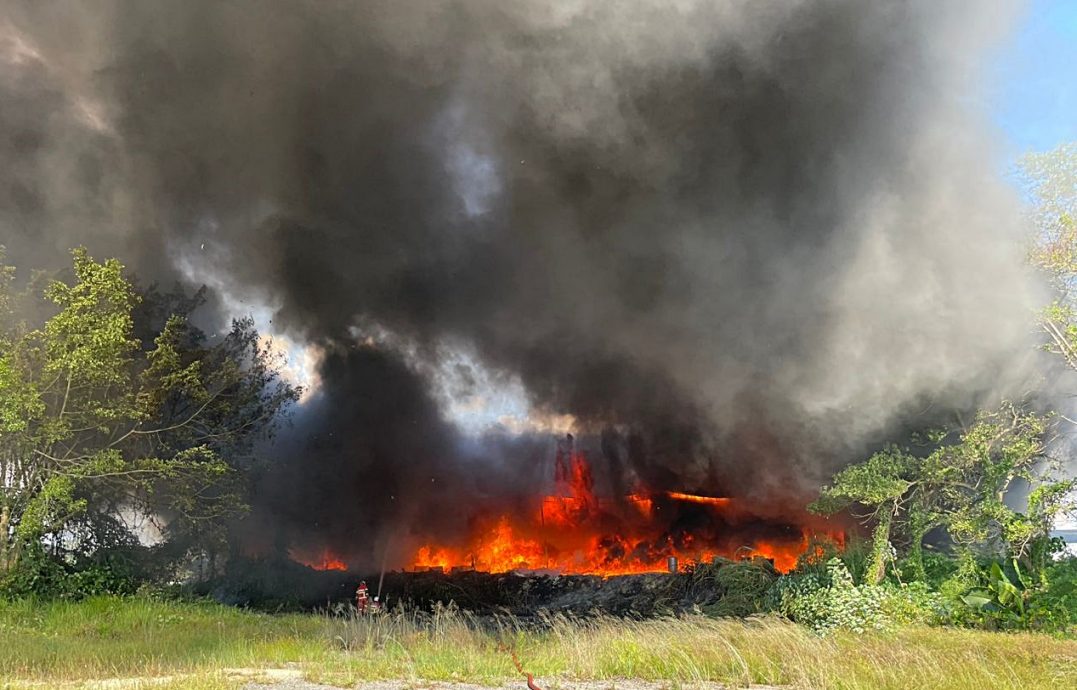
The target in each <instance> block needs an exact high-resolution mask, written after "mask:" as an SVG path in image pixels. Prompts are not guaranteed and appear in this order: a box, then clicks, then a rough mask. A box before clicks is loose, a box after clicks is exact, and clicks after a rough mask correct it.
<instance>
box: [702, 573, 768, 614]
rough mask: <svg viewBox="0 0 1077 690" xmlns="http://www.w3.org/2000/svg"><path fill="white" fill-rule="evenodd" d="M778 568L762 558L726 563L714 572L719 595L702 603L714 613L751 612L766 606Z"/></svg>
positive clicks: (705, 608)
mask: <svg viewBox="0 0 1077 690" xmlns="http://www.w3.org/2000/svg"><path fill="white" fill-rule="evenodd" d="M777 579H778V572H777V571H776V570H774V566H773V565H771V564H770V563H769V562H767V561H765V560H762V559H753V560H747V561H738V562H735V563H724V564H721V566H720V567H718V568H716V569H715V570H714V572H713V575H712V578H711V581H712V583H713V586H714V587H715V589H716V590H717V591H718V593H719V599H718V600H717V601H716V602H715V603H713V604H710V605H708V606H704V607H703V611H704V613H706V614H708V615H711V616H738V617H743V616H750V615H751V614H753V613H761V612H763V611H765V610H767V593H768V592H769V591H770V588H771V586H772V585H773V584H774V581H775V580H777Z"/></svg>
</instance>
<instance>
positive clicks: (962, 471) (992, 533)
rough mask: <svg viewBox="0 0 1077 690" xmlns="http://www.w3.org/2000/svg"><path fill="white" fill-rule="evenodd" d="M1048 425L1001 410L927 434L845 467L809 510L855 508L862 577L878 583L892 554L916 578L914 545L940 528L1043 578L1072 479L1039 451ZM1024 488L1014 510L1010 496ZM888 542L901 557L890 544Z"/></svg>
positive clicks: (967, 549)
mask: <svg viewBox="0 0 1077 690" xmlns="http://www.w3.org/2000/svg"><path fill="white" fill-rule="evenodd" d="M1048 421H1049V420H1048V419H1046V418H1044V417H1042V416H1040V415H1037V414H1034V413H1031V412H1028V411H1024V410H1022V409H1020V408H1019V407H1017V406H1015V405H1012V404H1004V405H1003V406H1002V407H1001V408H1000V409H999V410H997V411H995V412H990V413H988V412H983V413H981V414H979V415H978V416H977V418H976V420H975V422H974V423H973V424H972V425H971V426H969V427H968V428H965V429H962V430H960V431H957V432H953V433H943V432H935V433H933V434H931V435H930V437H929V441H930V443H931V445H930V447H929V448H928V449H925V450H922V451H921V452H919V453H917V452H914V451H913V449H910V448H903V449H902V448H897V447H890V448H887V449H885V450H883V451H881V452H879V453H875V454H874V455H872V456H871V457H869V458H868V459H867V460H865V461H863V462H860V463H856V464H853V465H850V466H849V467H847V468H845V469H844V470H842V471H841V472H839V473H838V474H837V475H835V477H834V479H833V481H832V482H831V483H830V484H829V485H828V486H825V487H823V489H822V491H821V492H820V496H819V499H818V500H817V501H815V502H814V503H813V504H812V505H811V506H810V508H811V510H813V511H816V512H821V513H828V514H829V513H835V512H838V511H840V510H845V509H847V508H851V507H854V506H859V507H860V508H861V509H862V510H863V509H866V510H864V511H863V512H860V513H859V515H860V517H862V518H863V519H864V520H865V521H868V522H871V523H872V524H874V529H873V534H872V553H871V558H870V560H869V564H868V568H867V573H866V574H865V581H866V582H868V583H869V584H877V583H879V582H881V581H882V580H883V578H884V577H885V575H886V568H887V565H888V563H889V562H890V561H891V560H892V559H894V558H896V557H897V556H899V555H901V556H904V560H905V562H906V564H907V566H908V568H909V570H910V571H911V574H912V576H913V577H914V578H918V579H922V578H923V576H924V564H923V540H924V537H925V536H926V535H927V533H928V532H929V531H931V530H932V529H935V528H944V529H945V530H946V531H947V532H948V533H949V535H950V537H951V539H952V540H953V542H954V544H955V545H956V547H957V548H958V549H959V550H960V551H962V552H963V553H966V554H972V553H974V552H978V553H991V554H997V555H1005V556H1008V557H1012V558H1015V559H1018V560H1019V561H1021V562H1022V563H1024V564H1025V565H1026V566H1027V567H1028V568H1029V569H1030V570H1031V571H1032V572H1035V573H1036V574H1038V575H1040V576H1042V573H1043V572H1044V568H1045V567H1046V565H1047V561H1046V559H1047V557H1048V553H1047V548H1046V546H1047V543H1048V540H1049V536H1050V530H1051V527H1052V525H1053V523H1054V520H1055V518H1056V517H1057V516H1058V515H1060V514H1061V513H1063V512H1066V511H1069V510H1072V509H1073V507H1074V502H1073V496H1072V492H1073V491H1074V489H1075V488H1077V480H1075V479H1064V478H1060V476H1059V469H1060V467H1059V463H1058V461H1057V460H1055V459H1054V458H1051V457H1049V456H1048V454H1047V448H1048V447H1049V445H1050V438H1049V424H1048ZM1018 487H1026V488H1027V489H1028V497H1027V500H1026V501H1025V502H1024V503H1025V505H1024V506H1022V507H1021V508H1020V509H1018V508H1015V507H1012V506H1011V505H1010V504H1008V503H1007V499H1008V498H1009V499H1010V500H1011V501H1012V500H1013V497H1012V496H1011V495H1010V494H1011V490H1013V489H1015V488H1018ZM895 537H899V539H898V540H896V541H899V542H900V543H901V544H902V547H903V548H902V553H900V554H899V553H898V552H897V549H896V548H894V547H893V546H892V544H893V542H894V541H895V539H894V538H895Z"/></svg>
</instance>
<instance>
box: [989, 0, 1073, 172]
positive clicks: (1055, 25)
mask: <svg viewBox="0 0 1077 690" xmlns="http://www.w3.org/2000/svg"><path fill="white" fill-rule="evenodd" d="M988 69H989V73H988V81H989V83H990V84H991V90H990V95H989V104H988V105H989V107H990V109H991V116H992V119H993V120H994V122H995V124H996V125H997V126H998V127H1000V128H1001V129H1002V131H1003V132H1004V133H1005V135H1006V137H1007V139H1008V141H1007V142H1006V147H1007V149H1008V150H1009V152H1010V153H1011V155H1013V156H1014V157H1016V156H1018V155H1020V154H1022V153H1024V152H1027V151H1046V150H1048V149H1052V148H1054V147H1056V146H1058V145H1059V144H1061V143H1064V142H1067V141H1077V0H1031V1H1030V2H1029V3H1028V7H1027V9H1026V10H1025V12H1024V13H1023V15H1022V16H1021V17H1020V18H1019V23H1018V26H1017V28H1016V30H1015V31H1014V33H1013V34H1012V35H1011V37H1010V38H1009V39H1008V40H1007V41H1006V42H1005V43H1004V44H1003V45H1001V46H1000V48H999V50H998V52H997V53H996V55H995V56H994V58H993V60H992V62H991V63H990V64H989V65H988Z"/></svg>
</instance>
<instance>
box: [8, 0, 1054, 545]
mask: <svg viewBox="0 0 1077 690" xmlns="http://www.w3.org/2000/svg"><path fill="white" fill-rule="evenodd" d="M1018 11H1019V6H1018V5H1017V4H1016V3H1015V4H1013V5H1010V4H1008V3H993V5H992V7H991V8H989V9H985V8H984V6H983V5H982V4H981V3H972V2H958V3H946V4H945V6H940V4H939V3H934V2H927V1H910V2H901V3H863V2H856V1H855V0H801V1H799V2H788V3H759V2H749V1H747V0H741V1H737V0H715V1H713V2H703V1H701V0H680V1H678V2H673V3H669V2H662V3H658V2H650V1H649V0H633V1H632V2H621V3H591V2H586V1H584V0H560V1H555V0H547V1H543V2H534V1H524V0H511V1H509V2H505V1H499V2H493V1H489V2H487V1H482V0H474V1H460V2H446V3H432V2H427V1H425V0H414V1H412V0H392V1H389V0H384V1H375V2H354V3H333V4H326V3H319V2H224V3H221V2H201V1H191V2H184V3H142V2H98V3H93V4H91V5H81V6H74V7H73V6H60V5H57V4H43V3H31V2H14V3H8V4H7V5H6V6H5V8H4V10H3V11H2V15H3V21H2V27H3V30H2V36H3V37H2V40H0V103H2V104H3V105H2V106H0V131H2V132H3V134H4V136H3V137H0V147H3V149H2V150H3V155H4V157H5V161H6V162H7V165H5V166H4V167H3V170H2V171H0V233H2V234H0V237H2V241H3V243H4V244H5V245H7V248H8V252H9V255H10V257H11V260H12V262H13V263H15V264H17V265H24V264H25V265H57V264H58V263H59V262H60V261H62V260H63V257H64V252H65V251H66V249H67V248H68V247H70V246H72V245H77V244H84V245H87V246H89V247H90V249H91V250H92V251H93V252H94V253H95V254H98V255H119V256H121V257H123V258H124V259H125V260H126V261H127V262H128V263H129V264H130V265H131V266H132V267H133V268H134V269H135V270H136V271H137V272H138V273H139V275H141V276H142V277H143V278H145V279H158V280H162V281H170V280H172V279H176V278H178V279H181V280H183V281H187V282H192V283H198V282H209V283H210V284H211V285H212V286H213V287H214V288H215V289H216V292H217V294H218V295H219V296H221V295H225V296H227V300H226V301H227V303H228V304H232V305H254V304H257V305H261V307H262V308H264V309H267V310H269V311H271V312H272V318H273V321H272V324H273V325H272V328H273V329H274V330H276V331H277V332H279V333H283V334H287V335H288V336H289V337H290V338H292V339H293V340H294V341H295V342H297V343H309V344H314V345H317V346H318V347H319V348H322V349H323V350H324V351H325V352H328V353H330V354H329V355H328V356H327V357H326V358H325V359H324V361H323V364H322V371H321V380H322V387H321V388H320V389H319V391H317V398H316V401H315V402H314V403H312V405H311V407H310V408H308V409H307V410H304V411H300V412H298V413H297V416H296V420H295V424H294V425H293V427H292V431H291V432H290V438H283V439H280V440H279V441H278V446H277V451H276V453H277V456H278V461H277V462H278V464H279V466H280V467H281V469H280V471H279V472H278V473H277V474H275V475H273V476H272V477H270V478H268V479H266V480H265V483H264V484H263V485H262V489H261V491H262V494H261V495H262V496H264V497H265V500H264V501H262V503H261V506H262V510H261V511H260V514H261V515H262V516H263V517H265V516H271V517H270V518H269V519H270V521H271V522H272V521H273V520H277V521H278V523H277V524H278V526H279V527H280V528H281V529H283V530H285V531H287V530H289V529H292V528H293V527H294V528H295V529H299V528H300V527H301V526H306V525H310V524H311V523H312V522H314V520H313V519H312V518H311V516H314V515H324V517H322V518H321V519H320V520H317V522H318V526H317V529H318V530H319V531H321V532H324V533H326V534H334V535H336V534H339V535H340V539H347V538H350V537H349V535H348V530H349V529H350V527H349V526H350V525H354V524H362V525H364V526H365V527H367V528H368V529H370V530H374V531H377V530H379V529H382V528H383V527H384V526H385V523H386V522H393V521H396V520H397V519H398V517H399V516H400V515H402V514H403V513H400V512H399V511H396V510H389V509H388V508H387V506H386V505H385V501H386V496H385V493H386V492H385V490H384V489H385V487H394V488H395V487H400V491H401V494H402V495H406V496H407V499H408V506H409V507H408V508H407V511H410V512H409V514H414V515H424V514H426V515H429V511H428V510H427V508H428V507H431V506H438V505H439V503H438V502H439V501H441V500H442V498H440V497H441V496H443V495H444V494H443V493H440V492H437V491H429V490H427V487H426V484H422V486H423V489H422V490H420V489H419V488H418V486H419V484H420V483H422V482H426V483H429V482H428V477H429V476H430V475H431V474H434V475H435V476H436V475H437V473H438V472H441V473H443V474H444V475H445V476H446V478H445V481H446V482H450V481H451V482H454V484H453V487H454V488H455V489H456V490H458V491H460V492H464V495H466V493H467V491H469V490H471V489H472V488H473V487H474V481H475V479H474V478H475V477H476V476H482V477H485V478H486V479H487V480H489V478H490V477H496V478H498V480H500V479H501V478H504V482H505V483H504V486H505V491H506V493H509V494H511V492H512V491H514V490H515V487H518V486H526V485H527V482H528V478H529V477H530V476H531V475H530V474H528V472H527V471H525V470H520V469H519V468H518V466H517V465H514V464H513V463H519V462H520V460H519V458H518V457H514V456H515V455H516V454H515V453H512V452H502V451H504V448H502V449H501V451H499V452H485V451H481V449H480V451H478V452H477V454H478V456H482V457H483V458H484V459H483V460H481V461H475V462H477V463H478V466H479V467H482V468H486V470H484V471H465V469H462V468H470V470H474V469H475V467H476V466H474V465H468V464H467V462H466V458H468V457H473V456H475V453H469V452H467V451H465V450H461V449H462V448H464V447H466V446H467V444H469V443H474V442H473V441H469V440H468V439H466V438H464V437H463V436H462V435H461V434H460V433H459V431H458V430H456V429H454V428H453V426H452V425H451V423H450V422H448V421H446V420H445V419H444V414H443V412H442V410H441V409H440V408H439V407H438V405H437V401H436V399H435V397H436V396H434V395H433V394H432V392H431V377H430V376H429V375H428V374H429V372H430V371H431V370H432V369H431V368H430V367H433V366H434V364H435V363H436V361H437V360H438V359H439V358H440V357H442V356H443V355H444V353H445V352H446V351H449V350H454V349H456V350H460V349H462V350H466V351H467V352H469V353H471V355H472V356H473V358H474V361H476V362H478V363H480V364H481V366H482V367H483V368H484V369H486V370H488V371H491V372H495V373H496V375H497V376H501V377H508V378H511V379H513V380H516V381H519V382H520V383H521V384H522V387H523V389H524V390H526V392H527V394H528V396H529V398H530V401H531V404H532V406H533V409H534V411H535V412H536V414H538V413H548V414H567V415H571V416H572V417H573V418H574V419H575V420H576V424H577V426H578V427H579V428H581V429H584V430H589V431H591V432H593V433H595V434H600V433H601V432H603V431H604V432H605V438H604V441H603V442H602V443H601V448H600V449H599V451H600V452H601V451H602V450H604V451H605V453H604V457H605V459H606V461H607V462H608V466H609V468H610V474H611V475H612V477H613V478H612V479H611V481H613V482H614V483H617V482H620V483H622V484H623V483H626V482H631V481H635V479H637V478H638V479H640V480H644V481H646V482H647V483H649V484H651V485H655V486H656V487H657V488H664V487H666V486H673V485H677V486H691V487H694V488H707V489H711V490H713V491H716V492H717V491H721V492H723V493H731V494H736V495H745V496H750V497H755V498H758V499H760V500H761V502H766V501H765V500H764V499H767V498H772V497H774V496H776V495H784V494H786V493H790V492H791V493H797V492H798V491H802V490H803V489H804V487H810V486H812V485H813V484H814V483H815V482H817V481H818V480H819V479H820V477H821V476H823V474H824V473H825V471H826V470H827V469H830V468H832V467H834V466H835V465H836V464H838V463H840V462H843V461H846V460H848V459H850V458H851V457H853V456H855V454H856V453H858V452H862V451H863V449H864V448H866V447H868V446H869V445H870V444H871V443H874V442H877V441H879V440H880V439H883V438H886V437H887V435H888V434H890V433H892V431H893V430H894V429H896V428H900V427H901V426H902V425H904V424H910V423H915V420H913V421H910V418H913V417H915V416H916V415H917V414H919V413H920V412H921V411H923V410H924V409H925V407H927V409H935V410H938V409H940V408H946V407H965V406H972V405H975V404H976V403H977V402H979V400H981V399H982V398H983V397H984V396H987V397H990V396H992V395H997V394H999V393H1000V392H1003V393H1005V392H1010V391H1018V390H1023V388H1022V386H1024V384H1025V382H1026V381H1027V376H1028V374H1029V369H1028V358H1029V353H1030V352H1031V348H1030V347H1029V339H1030V335H1029V331H1030V327H1029V314H1030V312H1031V310H1032V309H1033V307H1034V305H1035V304H1037V303H1038V302H1039V300H1040V296H1039V294H1038V287H1037V285H1036V284H1035V282H1034V281H1033V280H1032V279H1031V278H1030V276H1029V275H1028V274H1027V273H1026V272H1025V270H1024V269H1023V261H1022V249H1021V242H1020V240H1021V236H1022V235H1021V233H1022V232H1023V225H1022V221H1021V218H1020V209H1019V206H1018V203H1017V201H1016V199H1015V198H1014V196H1013V194H1012V192H1011V191H1010V190H1009V188H1008V187H1007V186H1006V185H1005V183H1004V182H1003V181H1002V180H1001V179H1000V177H999V174H998V166H997V163H996V159H995V158H994V155H993V151H992V148H991V146H990V143H989V142H990V141H991V140H992V137H991V132H990V130H989V128H988V126H987V125H986V124H985V123H984V122H983V121H982V116H981V114H980V113H979V111H978V108H977V106H976V100H977V98H978V95H979V88H980V79H981V77H982V71H981V70H982V65H981V63H982V61H983V60H984V59H985V56H987V55H988V54H989V51H990V49H991V47H992V46H993V45H994V44H995V43H996V42H997V41H998V40H1000V39H1001V38H1002V37H1003V36H1004V27H1005V26H1007V25H1009V24H1010V23H1012V19H1013V17H1014V16H1016V14H1015V13H1016V12H1018ZM222 299H223V298H222ZM386 333H388V334H391V338H389V339H386V338H380V339H378V340H377V342H379V343H382V346H381V348H380V351H379V349H378V348H377V347H375V348H374V349H373V350H369V349H368V350H364V352H363V353H362V354H355V353H354V352H352V353H351V354H340V353H348V352H350V351H352V349H353V346H354V345H355V344H356V343H360V342H364V341H365V340H366V339H367V338H369V337H371V335H372V334H386ZM400 342H404V343H408V344H409V348H410V350H409V355H408V356H407V357H404V356H402V355H400V354H399V353H395V352H394V351H393V349H392V347H390V346H388V345H385V343H400ZM364 347H368V348H369V347H370V346H364ZM424 372H425V373H424ZM931 404H934V408H932V407H930V405H931ZM314 411H318V414H314ZM330 433H331V434H332V435H333V436H332V438H333V439H335V440H334V441H333V442H332V444H335V445H333V446H332V448H330V449H329V451H326V452H322V451H325V447H324V446H323V448H322V451H320V450H319V446H318V445H317V444H318V443H322V444H325V443H328V441H326V440H325V439H328V438H330V437H329V434H330ZM318 439H321V440H318ZM502 443H505V441H502ZM312 444H313V445H312ZM525 445H529V444H525ZM521 456H522V457H528V458H530V457H532V455H531V454H530V451H528V452H524V453H522V455H521ZM489 468H496V470H490V469H489ZM490 472H493V474H490ZM341 476H348V477H360V476H362V477H367V478H370V477H375V476H376V477H377V480H376V481H374V480H372V479H364V480H362V481H360V480H359V479H356V480H355V481H351V482H348V481H345V482H341V481H338V478H339V477H341ZM274 477H275V479H274ZM512 477H516V480H515V481H513V480H512V479H511V478H512ZM435 483H436V482H435ZM409 487H410V488H409ZM390 495H396V494H390ZM257 500H260V499H258V498H256V501H257ZM394 500H395V499H394ZM771 502H772V503H773V501H771ZM345 504H346V505H348V506H349V510H348V511H344V512H341V511H339V510H336V511H334V510H330V509H328V506H338V505H345ZM271 507H272V508H271ZM387 514H388V515H391V516H393V517H392V518H387V517H386V515H387ZM334 515H338V516H340V515H346V519H345V518H343V517H342V518H338V520H339V521H338V522H337V523H336V524H331V523H333V520H334Z"/></svg>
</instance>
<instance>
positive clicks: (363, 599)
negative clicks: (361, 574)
mask: <svg viewBox="0 0 1077 690" xmlns="http://www.w3.org/2000/svg"><path fill="white" fill-rule="evenodd" d="M369 601H370V599H369V597H368V596H367V590H366V583H365V582H360V583H359V589H358V590H356V592H355V608H357V609H359V613H366V607H367V604H368V603H369Z"/></svg>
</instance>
